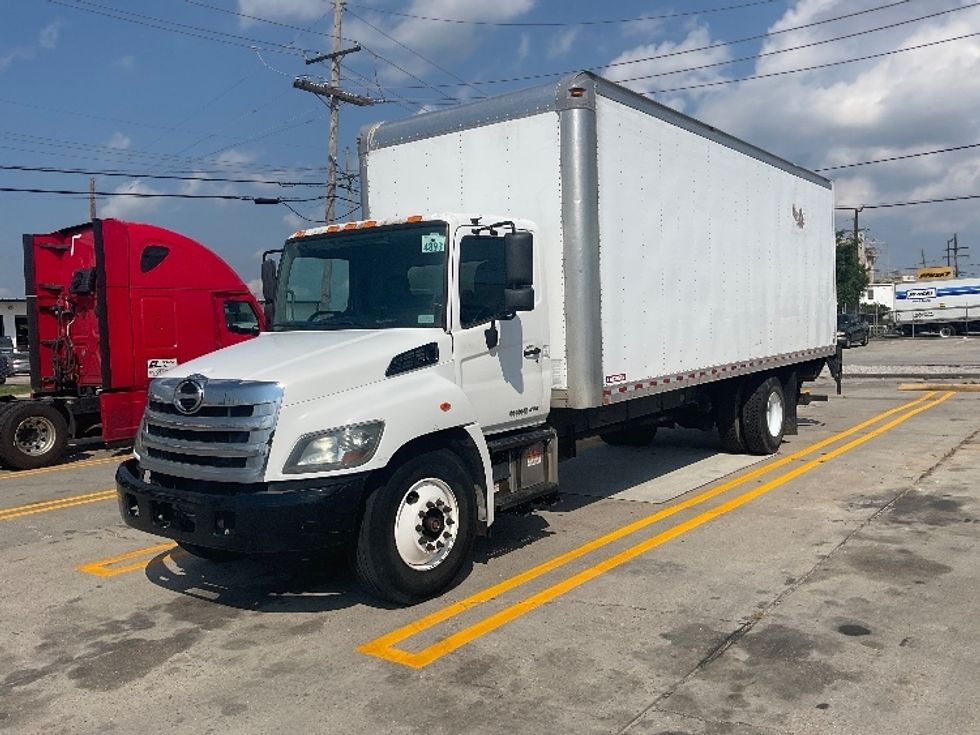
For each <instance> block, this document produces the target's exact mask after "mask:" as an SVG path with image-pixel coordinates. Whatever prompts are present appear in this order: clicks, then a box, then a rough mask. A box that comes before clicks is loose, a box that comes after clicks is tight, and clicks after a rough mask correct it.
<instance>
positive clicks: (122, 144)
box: [106, 132, 133, 151]
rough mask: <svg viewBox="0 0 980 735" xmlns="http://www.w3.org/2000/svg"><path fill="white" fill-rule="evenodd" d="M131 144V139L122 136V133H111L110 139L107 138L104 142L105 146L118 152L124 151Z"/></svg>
mask: <svg viewBox="0 0 980 735" xmlns="http://www.w3.org/2000/svg"><path fill="white" fill-rule="evenodd" d="M132 144H133V141H132V139H131V138H130V137H129V136H128V135H124V134H123V133H120V132H115V133H113V134H112V137H111V138H109V140H108V142H106V145H107V146H108V147H109V148H115V149H116V150H118V151H124V150H126V149H127V148H129V147H130V146H131V145H132Z"/></svg>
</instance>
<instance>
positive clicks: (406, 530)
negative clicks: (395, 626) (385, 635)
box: [354, 450, 476, 604]
mask: <svg viewBox="0 0 980 735" xmlns="http://www.w3.org/2000/svg"><path fill="white" fill-rule="evenodd" d="M475 527H476V503H475V499H474V497H473V480H472V479H471V478H470V476H469V472H468V471H467V469H466V467H465V465H463V463H462V462H461V461H460V459H459V458H458V457H457V456H456V455H455V454H453V453H452V452H450V451H448V450H440V451H436V452H429V453H427V454H423V455H420V456H418V457H413V458H412V459H410V460H408V461H407V462H406V463H405V464H403V465H402V466H401V467H399V468H398V469H397V470H395V472H394V474H392V476H391V478H390V479H389V480H388V482H386V483H385V484H384V485H383V486H381V487H379V488H378V489H377V490H376V491H374V492H373V493H372V494H371V495H370V496H369V497H368V499H367V503H366V504H365V508H364V519H363V520H362V521H361V529H360V532H359V534H358V538H357V550H356V554H355V564H354V566H355V570H356V572H357V576H358V578H359V579H360V581H361V584H362V585H363V586H364V587H365V589H366V590H367V591H368V592H370V593H371V594H372V595H374V596H376V597H379V598H381V599H384V600H389V601H391V602H395V603H398V604H411V603H413V602H418V601H420V600H424V599H426V598H428V597H432V596H433V595H436V594H438V593H440V592H442V591H443V590H445V589H447V588H448V587H449V586H450V585H451V584H452V582H453V579H454V578H455V577H456V575H457V574H458V573H459V571H460V569H462V567H463V565H464V564H465V563H467V562H468V561H469V560H470V552H471V550H472V547H473V538H474V531H475Z"/></svg>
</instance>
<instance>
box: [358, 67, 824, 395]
mask: <svg viewBox="0 0 980 735" xmlns="http://www.w3.org/2000/svg"><path fill="white" fill-rule="evenodd" d="M360 161H361V175H362V180H361V184H362V188H361V198H362V207H363V212H364V215H363V216H365V217H368V216H370V217H372V218H376V219H382V218H388V217H403V216H406V215H411V214H414V213H421V212H433V211H457V212H472V213H476V214H499V213H506V214H508V215H509V216H510V217H513V218H515V219H517V218H526V219H530V220H533V221H534V222H536V224H537V226H538V228H539V230H538V236H537V239H536V240H535V247H536V248H540V249H541V252H542V256H543V265H544V268H545V278H546V280H547V288H548V309H549V318H550V322H551V357H552V361H553V375H554V390H553V405H555V406H567V407H569V408H589V407H593V406H597V405H602V404H608V403H612V402H616V401H619V400H626V399H629V398H632V397H636V396H641V395H649V394H651V393H657V392H662V391H666V390H673V389H675V388H677V387H683V386H686V385H691V384H698V383H704V382H710V381H713V380H720V379H723V378H727V377H731V376H733V375H738V374H744V373H749V372H755V371H759V370H765V369H768V368H772V367H775V366H778V365H781V364H782V365H788V364H794V363H799V362H805V361H807V360H813V359H819V358H821V357H824V356H827V355H830V354H832V353H833V352H834V349H835V331H836V327H835V305H836V296H835V287H834V275H835V265H834V262H835V241H834V221H833V211H834V210H833V207H834V202H833V189H832V186H831V183H830V181H828V180H827V179H824V178H823V177H821V176H818V175H817V174H815V173H812V172H810V171H807V170H805V169H802V168H800V167H798V166H795V165H794V164H791V163H789V162H787V161H785V160H783V159H780V158H778V157H776V156H774V155H772V154H770V153H767V152H765V151H763V150H761V149H759V148H756V147H755V146H752V145H749V144H748V143H745V142H743V141H741V140H738V139H737V138H734V137H732V136H730V135H727V134H725V133H722V132H720V131H718V130H716V129H715V128H712V127H710V126H708V125H705V124H703V123H701V122H698V121H697V120H694V119H692V118H690V117H686V116H685V115H682V114H680V113H678V112H675V111H674V110H672V109H670V108H667V107H664V106H663V105H660V104H658V103H656V102H653V101H652V100H650V99H648V98H646V97H644V96H642V95H639V94H636V93H634V92H631V91H630V90H627V89H625V88H624V87H621V86H619V85H616V84H613V83H611V82H609V81H606V80H604V79H601V78H599V77H597V76H595V75H593V74H591V73H587V72H583V73H580V74H576V75H573V76H571V77H568V78H566V79H564V80H562V81H560V82H558V83H556V84H547V85H543V86H539V87H536V88H533V89H529V90H525V91H522V92H516V93H512V94H507V95H502V96H500V97H496V98H490V99H485V100H480V101H477V102H474V103H471V104H468V105H464V106H461V107H458V108H454V109H451V110H445V111H438V112H433V113H428V114H423V115H418V116H416V117H413V118H410V119H407V120H402V121H397V122H391V123H379V124H376V125H373V126H370V127H368V128H365V129H364V130H363V131H362V135H361V141H360Z"/></svg>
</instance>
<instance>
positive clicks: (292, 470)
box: [282, 421, 385, 474]
mask: <svg viewBox="0 0 980 735" xmlns="http://www.w3.org/2000/svg"><path fill="white" fill-rule="evenodd" d="M384 428H385V425H384V422H383V421H371V422H368V423H364V424H354V425H352V426H343V427H341V428H339V429H331V430H329V431H322V432H319V433H316V434H307V435H306V436H304V437H301V438H300V440H299V441H298V442H296V447H295V448H294V449H293V451H292V454H290V455H289V459H288V460H287V461H286V466H285V467H284V468H283V470H282V471H283V472H285V473H289V474H298V473H301V472H322V471H323V470H339V469H347V468H349V467H357V466H358V465H362V464H364V463H365V462H367V461H369V460H370V459H371V457H373V456H374V453H375V452H376V451H377V449H378V444H380V443H381V432H382V431H384Z"/></svg>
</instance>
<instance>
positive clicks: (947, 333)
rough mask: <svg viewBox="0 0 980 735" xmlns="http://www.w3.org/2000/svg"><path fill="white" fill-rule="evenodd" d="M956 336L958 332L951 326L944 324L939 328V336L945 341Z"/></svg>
mask: <svg viewBox="0 0 980 735" xmlns="http://www.w3.org/2000/svg"><path fill="white" fill-rule="evenodd" d="M955 334H956V330H955V329H954V328H953V327H952V325H950V324H943V325H942V326H941V327H940V328H939V336H940V337H942V338H943V339H949V338H950V337H952V336H954V335H955Z"/></svg>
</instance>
